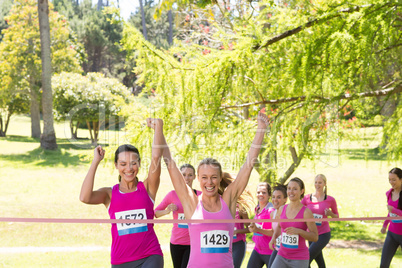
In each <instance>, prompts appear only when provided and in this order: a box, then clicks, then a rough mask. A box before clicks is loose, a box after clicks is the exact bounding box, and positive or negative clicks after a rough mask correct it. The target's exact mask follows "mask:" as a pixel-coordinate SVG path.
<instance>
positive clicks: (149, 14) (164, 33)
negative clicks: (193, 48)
mask: <svg viewBox="0 0 402 268" xmlns="http://www.w3.org/2000/svg"><path fill="white" fill-rule="evenodd" d="M155 10H156V5H155V2H154V1H153V0H149V1H145V4H144V13H145V23H146V28H147V36H148V40H149V42H151V43H152V44H153V45H154V46H156V47H157V48H159V49H161V48H163V49H168V48H169V46H170V45H169V43H168V37H169V21H168V17H167V12H162V13H161V15H160V17H159V18H158V19H155V18H154V14H155ZM128 23H130V24H131V25H132V26H134V27H135V28H136V29H138V30H139V31H141V32H142V21H141V12H140V10H137V11H136V12H135V13H132V14H131V16H130V18H129V19H128ZM174 35H175V34H174Z"/></svg>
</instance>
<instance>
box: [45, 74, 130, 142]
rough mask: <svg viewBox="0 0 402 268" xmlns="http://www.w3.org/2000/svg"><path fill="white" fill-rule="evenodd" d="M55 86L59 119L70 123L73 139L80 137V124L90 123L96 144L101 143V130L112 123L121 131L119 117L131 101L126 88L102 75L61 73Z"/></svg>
mask: <svg viewBox="0 0 402 268" xmlns="http://www.w3.org/2000/svg"><path fill="white" fill-rule="evenodd" d="M52 87H53V90H54V103H53V105H54V109H55V110H56V119H57V120H69V121H70V129H71V134H72V137H73V138H77V129H78V127H79V125H80V124H81V123H86V124H87V126H88V129H89V132H90V136H91V140H92V143H93V144H96V143H97V141H98V133H99V130H100V129H101V127H105V125H106V124H108V126H109V128H112V127H113V129H116V128H117V129H118V124H119V123H121V122H122V121H123V120H120V119H121V118H119V115H121V111H122V109H123V108H124V107H125V106H126V105H127V104H129V103H130V99H131V97H130V93H129V91H128V89H127V88H126V87H125V86H124V85H122V84H121V83H120V82H118V81H117V80H116V79H112V78H105V77H103V76H102V75H101V74H99V73H89V74H87V76H82V75H80V74H76V73H61V74H59V75H55V76H54V77H53V79H52ZM115 124H117V127H116V125H115Z"/></svg>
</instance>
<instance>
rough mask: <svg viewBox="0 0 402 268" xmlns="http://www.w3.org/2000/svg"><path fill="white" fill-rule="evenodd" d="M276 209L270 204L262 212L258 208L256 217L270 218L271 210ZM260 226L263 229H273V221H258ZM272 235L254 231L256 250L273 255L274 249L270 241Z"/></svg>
mask: <svg viewBox="0 0 402 268" xmlns="http://www.w3.org/2000/svg"><path fill="white" fill-rule="evenodd" d="M272 210H274V208H273V207H269V206H268V205H267V206H266V207H265V208H263V209H262V210H261V212H260V213H257V209H256V214H255V217H254V219H270V218H271V212H272ZM256 225H257V227H258V228H261V229H267V230H269V229H272V223H271V222H263V223H261V222H260V223H256ZM271 238H272V236H266V235H263V234H260V233H254V234H253V241H254V243H255V247H254V249H255V251H257V252H258V253H259V254H264V255H271V254H272V250H271V249H270V248H269V242H270V241H271Z"/></svg>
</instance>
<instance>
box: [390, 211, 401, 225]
mask: <svg viewBox="0 0 402 268" xmlns="http://www.w3.org/2000/svg"><path fill="white" fill-rule="evenodd" d="M389 216H390V217H400V216H399V215H397V214H395V213H389ZM392 222H393V223H402V220H392Z"/></svg>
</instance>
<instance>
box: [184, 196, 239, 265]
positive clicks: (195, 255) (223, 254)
mask: <svg viewBox="0 0 402 268" xmlns="http://www.w3.org/2000/svg"><path fill="white" fill-rule="evenodd" d="M201 197H202V195H200V196H198V204H197V208H196V209H195V211H194V214H193V216H192V217H191V219H192V220H195V219H233V217H232V214H231V213H230V210H229V207H228V206H227V205H226V203H225V201H223V199H222V197H221V196H219V198H220V202H221V210H220V211H218V212H208V211H206V210H205V209H204V207H203V205H202V201H201V200H202V199H201ZM233 231H234V223H190V224H189V232H190V242H191V245H190V246H191V251H190V259H189V262H188V266H187V268H194V267H202V268H204V267H207V268H212V267H213V268H228V267H233V258H232V240H233Z"/></svg>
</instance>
